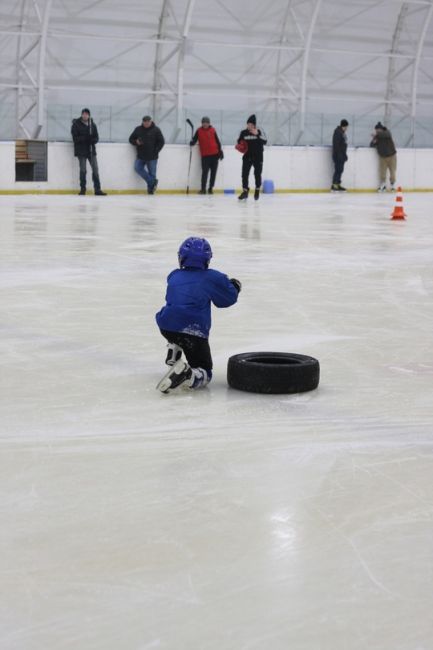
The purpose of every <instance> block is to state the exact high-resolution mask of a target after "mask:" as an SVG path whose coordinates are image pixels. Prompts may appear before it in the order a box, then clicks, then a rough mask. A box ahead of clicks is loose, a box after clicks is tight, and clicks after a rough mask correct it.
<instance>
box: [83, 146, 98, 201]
mask: <svg viewBox="0 0 433 650" xmlns="http://www.w3.org/2000/svg"><path fill="white" fill-rule="evenodd" d="M87 161H89V163H90V166H91V168H92V180H93V187H94V188H95V192H99V191H100V189H101V182H100V180H99V169H98V160H97V158H96V154H95V155H92V156H91V155H90V154H88V155H87V156H78V162H79V163H80V187H81V189H82V190H85V189H86V164H87Z"/></svg>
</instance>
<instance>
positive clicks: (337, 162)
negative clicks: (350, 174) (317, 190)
mask: <svg viewBox="0 0 433 650" xmlns="http://www.w3.org/2000/svg"><path fill="white" fill-rule="evenodd" d="M333 161H334V176H333V177H332V184H333V185H340V183H341V176H342V174H343V169H344V163H345V162H346V161H345V160H344V158H333Z"/></svg>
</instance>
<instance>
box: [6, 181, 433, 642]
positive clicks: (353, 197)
mask: <svg viewBox="0 0 433 650" xmlns="http://www.w3.org/2000/svg"><path fill="white" fill-rule="evenodd" d="M404 199H405V201H404V206H405V209H406V212H407V213H408V218H407V220H406V221H404V222H394V221H391V220H390V212H391V210H392V208H393V205H394V197H393V196H392V195H390V194H386V195H373V194H365V195H360V194H350V193H348V194H347V195H341V196H340V195H328V194H317V195H300V194H299V195H265V196H263V197H261V199H260V201H259V202H257V203H254V201H252V200H251V199H249V201H248V203H247V204H239V202H238V201H237V199H236V198H235V197H233V196H222V195H219V196H213V197H198V196H189V197H187V196H162V195H159V196H158V195H156V196H151V197H149V196H144V195H143V196H134V197H122V196H108V197H106V198H103V197H101V198H97V197H93V196H87V197H78V196H63V197H60V196H33V197H32V196H21V197H16V196H15V197H12V196H10V197H7V196H3V197H1V198H0V235H1V240H0V256H1V258H0V259H1V276H0V300H1V321H0V327H1V343H0V346H1V347H0V352H1V357H0V359H1V379H0V382H1V384H0V389H1V390H0V394H1V397H0V399H1V424H0V427H1V438H0V452H1V454H0V458H1V464H0V488H1V492H0V494H1V496H0V508H1V533H0V540H1V541H0V576H1V580H0V605H1V607H0V648H1V650H119V649H124V650H431V649H432V648H433V614H432V611H433V479H432V476H433V343H432V339H433V300H432V297H433V195H431V194H407V195H405V196H404ZM189 235H197V236H203V237H206V238H208V239H209V241H210V242H211V244H212V247H213V250H214V258H213V260H212V267H213V268H216V269H218V270H221V271H224V272H226V273H227V274H228V275H229V276H230V277H232V276H234V277H238V278H239V279H240V280H242V282H243V291H242V293H241V295H240V299H239V302H238V304H237V305H236V306H234V307H231V308H230V309H220V310H217V309H214V311H213V329H212V333H211V339H210V342H211V347H212V351H213V357H214V365H215V372H214V379H213V381H212V383H211V384H210V386H209V388H207V389H205V390H203V391H202V392H197V393H194V394H191V393H188V394H181V395H169V396H165V395H161V394H160V393H158V392H157V391H156V390H155V385H156V383H157V381H158V380H159V379H160V377H161V375H162V374H163V373H164V372H165V369H166V368H165V366H164V357H165V344H164V340H163V339H162V337H161V336H160V334H159V332H158V330H157V328H156V325H155V322H154V314H155V312H156V311H157V310H159V308H160V307H161V305H162V304H163V302H164V294H165V279H166V276H167V274H168V273H169V272H170V270H172V269H173V268H175V267H176V265H177V259H176V252H177V248H178V245H179V243H180V242H181V241H182V240H183V239H184V238H185V237H187V236H189ZM257 350H265V351H285V352H296V353H301V354H308V355H312V356H314V357H317V358H318V359H319V361H320V364H321V382H320V385H319V388H318V390H316V391H313V392H310V393H304V394H298V395H275V396H266V395H255V394H249V393H243V392H238V391H234V390H232V389H229V388H228V386H227V384H226V364H227V359H228V357H229V356H230V355H232V354H236V353H240V352H248V351H257Z"/></svg>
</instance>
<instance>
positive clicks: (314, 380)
mask: <svg viewBox="0 0 433 650" xmlns="http://www.w3.org/2000/svg"><path fill="white" fill-rule="evenodd" d="M319 379H320V365H319V362H318V360H317V359H314V357H308V356H306V355H304V354H292V353H288V352H244V353H243V354H235V355H234V356H232V357H230V358H229V360H228V364H227V382H228V384H229V386H231V388H236V389H237V390H245V391H247V392H249V393H267V394H277V393H304V392H306V391H309V390H314V389H315V388H317V386H318V385H319Z"/></svg>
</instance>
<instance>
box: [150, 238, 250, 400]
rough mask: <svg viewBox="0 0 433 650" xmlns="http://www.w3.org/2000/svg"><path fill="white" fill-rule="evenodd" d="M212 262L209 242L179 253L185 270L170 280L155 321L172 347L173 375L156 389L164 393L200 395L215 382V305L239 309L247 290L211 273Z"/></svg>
mask: <svg viewBox="0 0 433 650" xmlns="http://www.w3.org/2000/svg"><path fill="white" fill-rule="evenodd" d="M211 257H212V249H211V246H210V244H209V242H208V241H207V240H206V239H201V238H199V237H188V239H185V241H184V242H182V244H181V245H180V247H179V251H178V259H179V267H180V268H178V269H175V270H174V271H172V272H171V273H170V275H169V276H168V278H167V293H166V305H165V306H164V307H163V308H162V309H161V310H160V311H159V312H158V313H157V314H156V317H155V318H156V322H157V325H158V327H159V329H160V332H161V334H162V336H163V337H164V338H166V339H167V341H168V344H167V348H168V351H167V358H166V360H165V363H166V364H167V365H168V366H170V370H169V371H168V372H167V374H166V375H164V377H163V378H162V379H161V381H160V382H159V383H158V385H157V389H158V390H160V391H161V392H162V393H170V392H171V391H173V390H174V389H176V388H178V387H182V388H189V389H193V390H195V389H197V388H201V387H204V386H206V384H208V383H209V382H210V380H211V378H212V356H211V351H210V347H209V331H210V327H211V303H213V304H214V305H215V306H216V307H230V306H231V305H234V304H235V302H236V301H237V299H238V294H239V292H240V290H241V288H242V285H241V283H240V282H239V280H236V279H235V278H232V279H229V278H228V277H227V275H225V274H224V273H221V272H220V271H216V270H214V269H209V268H208V267H209V262H210V260H211ZM182 352H183V354H184V355H185V358H186V361H184V360H183V359H182Z"/></svg>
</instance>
